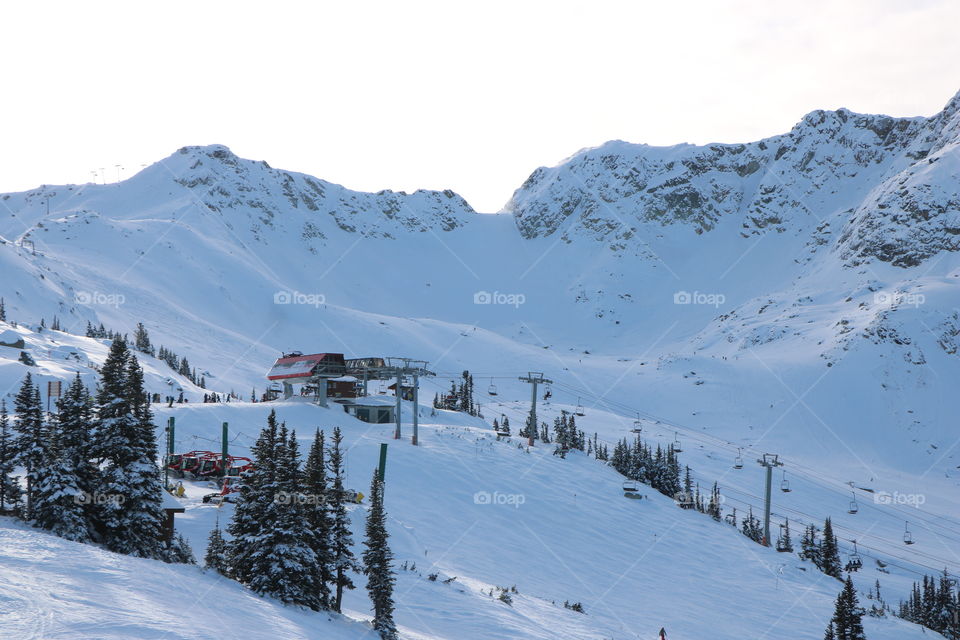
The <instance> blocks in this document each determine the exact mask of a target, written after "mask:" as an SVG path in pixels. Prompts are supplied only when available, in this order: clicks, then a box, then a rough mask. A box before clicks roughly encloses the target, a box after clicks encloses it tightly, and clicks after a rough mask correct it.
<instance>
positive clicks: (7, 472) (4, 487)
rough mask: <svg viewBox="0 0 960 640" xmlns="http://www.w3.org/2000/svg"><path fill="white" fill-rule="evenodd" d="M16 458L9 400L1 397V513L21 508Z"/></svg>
mask: <svg viewBox="0 0 960 640" xmlns="http://www.w3.org/2000/svg"><path fill="white" fill-rule="evenodd" d="M16 458H17V448H16V443H15V442H14V434H13V433H12V432H11V430H10V417H9V416H8V414H7V402H6V400H3V399H0V514H6V513H12V512H14V511H16V510H17V509H19V508H20V496H21V494H22V492H21V490H20V482H19V480H17V478H16V476H14V475H13V471H14V467H15V466H16Z"/></svg>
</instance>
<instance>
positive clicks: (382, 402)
mask: <svg viewBox="0 0 960 640" xmlns="http://www.w3.org/2000/svg"><path fill="white" fill-rule="evenodd" d="M337 402H339V403H340V404H342V405H343V410H344V411H346V412H347V413H349V414H350V415H352V416H353V417H355V418H356V419H357V420H362V421H363V422H372V423H374V424H388V423H390V422H394V421H396V413H395V412H396V410H397V407H396V399H395V398H394V397H391V396H380V395H376V396H366V397H363V398H341V399H338V400H337Z"/></svg>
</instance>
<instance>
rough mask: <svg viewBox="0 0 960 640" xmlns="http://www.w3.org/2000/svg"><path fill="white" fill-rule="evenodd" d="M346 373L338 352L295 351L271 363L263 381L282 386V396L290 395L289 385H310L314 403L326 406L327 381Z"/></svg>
mask: <svg viewBox="0 0 960 640" xmlns="http://www.w3.org/2000/svg"><path fill="white" fill-rule="evenodd" d="M346 372H347V367H346V364H345V363H344V360H343V354H342V353H311V354H309V355H304V354H302V353H300V352H299V351H294V352H292V353H284V354H282V355H281V356H280V357H279V358H277V361H276V362H274V363H273V366H272V367H271V368H270V371H269V372H268V373H267V380H269V381H271V382H277V383H280V384H282V385H283V397H284V398H290V397H291V396H293V385H295V384H302V385H313V386H314V387H315V391H316V396H317V402H318V403H319V404H321V405H323V406H326V405H327V388H328V386H329V385H328V383H329V381H330V380H332V379H334V378H340V377H342V376H343V375H344V374H345V373H346Z"/></svg>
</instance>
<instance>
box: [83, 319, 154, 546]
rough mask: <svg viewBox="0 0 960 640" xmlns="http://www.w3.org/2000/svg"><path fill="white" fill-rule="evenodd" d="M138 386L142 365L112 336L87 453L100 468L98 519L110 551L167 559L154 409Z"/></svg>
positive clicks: (140, 382)
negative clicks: (99, 463)
mask: <svg viewBox="0 0 960 640" xmlns="http://www.w3.org/2000/svg"><path fill="white" fill-rule="evenodd" d="M147 400H148V398H147V395H146V393H145V391H144V388H143V370H142V369H140V365H139V363H138V362H137V359H136V358H135V357H134V356H133V354H131V353H130V351H129V349H128V348H127V344H126V342H125V341H124V340H123V339H121V338H116V339H114V341H113V343H112V344H111V346H110V353H109V355H108V356H107V360H106V362H105V363H104V365H103V367H102V368H101V372H100V389H99V392H98V394H97V401H96V409H97V420H96V426H95V438H94V440H95V443H94V446H93V451H92V454H93V455H94V456H96V457H98V458H99V459H101V460H102V461H104V462H105V463H106V465H105V467H104V468H103V471H102V472H101V476H100V482H99V487H98V489H99V494H100V495H99V496H98V500H97V503H98V509H97V525H98V528H99V529H100V530H101V532H102V534H103V537H104V544H105V545H106V546H107V548H108V549H110V550H111V551H115V552H117V553H125V554H128V555H134V556H139V557H144V558H155V559H165V560H166V559H169V558H170V555H169V554H168V553H167V550H165V549H164V548H163V545H162V543H161V541H160V532H161V528H162V523H163V520H164V517H165V516H164V513H163V508H162V501H163V498H162V495H163V494H162V493H161V492H162V491H163V488H162V480H161V477H160V470H159V469H158V468H157V465H156V460H157V455H158V450H157V441H156V428H155V426H154V424H153V413H152V412H151V410H150V407H149V404H148V402H147Z"/></svg>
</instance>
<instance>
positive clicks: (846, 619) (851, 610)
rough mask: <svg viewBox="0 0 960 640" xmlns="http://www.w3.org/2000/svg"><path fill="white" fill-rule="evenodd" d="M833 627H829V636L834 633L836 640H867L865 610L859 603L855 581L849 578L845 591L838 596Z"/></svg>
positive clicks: (844, 584)
mask: <svg viewBox="0 0 960 640" xmlns="http://www.w3.org/2000/svg"><path fill="white" fill-rule="evenodd" d="M830 623H831V625H832V627H833V628H832V629H831V627H827V634H828V635H827V636H825V637H826V638H829V637H830V635H829V634H830V633H831V632H833V633H834V634H835V635H834V637H835V638H836V640H866V636H865V635H864V633H863V609H861V608H860V606H859V603H858V602H857V592H856V590H855V589H854V588H853V580H852V579H851V578H850V576H847V579H846V581H845V582H844V583H843V589H842V590H841V591H840V594H839V595H838V596H837V601H836V605H835V607H834V613H833V619H832V620H831V621H830Z"/></svg>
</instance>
